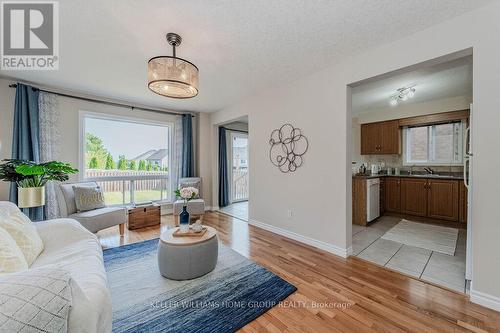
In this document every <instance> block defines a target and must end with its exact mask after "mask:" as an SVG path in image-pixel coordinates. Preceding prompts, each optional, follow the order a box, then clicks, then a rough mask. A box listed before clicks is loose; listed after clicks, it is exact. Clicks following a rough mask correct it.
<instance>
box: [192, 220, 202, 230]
mask: <svg viewBox="0 0 500 333" xmlns="http://www.w3.org/2000/svg"><path fill="white" fill-rule="evenodd" d="M202 230H203V226H202V225H201V221H200V220H196V222H195V223H194V224H193V231H194V232H201V231H202Z"/></svg>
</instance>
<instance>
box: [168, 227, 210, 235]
mask: <svg viewBox="0 0 500 333" xmlns="http://www.w3.org/2000/svg"><path fill="white" fill-rule="evenodd" d="M206 232H207V228H206V227H203V228H202V229H201V231H200V232H194V230H193V229H189V232H185V233H182V232H181V229H177V230H176V231H174V233H173V234H172V236H174V237H201V236H203V235H204V234H205V233H206Z"/></svg>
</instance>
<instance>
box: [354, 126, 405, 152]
mask: <svg viewBox="0 0 500 333" xmlns="http://www.w3.org/2000/svg"><path fill="white" fill-rule="evenodd" d="M400 141H401V140H400V129H399V121H398V120H390V121H383V122H378V123H368V124H362V125H361V155H377V154H399V153H400Z"/></svg>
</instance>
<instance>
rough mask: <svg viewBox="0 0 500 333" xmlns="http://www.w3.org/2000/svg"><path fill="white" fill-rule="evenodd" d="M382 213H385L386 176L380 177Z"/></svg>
mask: <svg viewBox="0 0 500 333" xmlns="http://www.w3.org/2000/svg"><path fill="white" fill-rule="evenodd" d="M379 199H380V201H379V204H380V215H382V214H384V213H385V177H382V178H380V196H379Z"/></svg>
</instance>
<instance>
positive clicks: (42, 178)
mask: <svg viewBox="0 0 500 333" xmlns="http://www.w3.org/2000/svg"><path fill="white" fill-rule="evenodd" d="M2 162H3V163H2V164H0V179H1V180H3V181H6V182H15V183H16V184H17V187H18V206H19V207H22V208H26V207H37V206H43V205H44V204H45V184H47V182H49V181H52V180H56V181H66V180H68V179H69V176H68V175H69V174H73V173H77V172H78V169H74V168H73V167H71V165H69V164H68V163H63V162H58V161H50V162H45V163H35V162H31V161H27V160H15V159H8V160H3V161H2Z"/></svg>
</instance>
